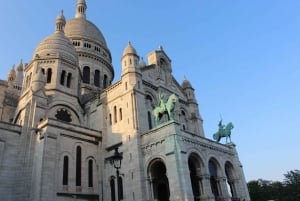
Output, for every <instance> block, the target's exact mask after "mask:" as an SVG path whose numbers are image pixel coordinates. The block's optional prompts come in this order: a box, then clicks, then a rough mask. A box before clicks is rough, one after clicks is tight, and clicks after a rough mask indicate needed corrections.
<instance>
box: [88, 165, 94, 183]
mask: <svg viewBox="0 0 300 201" xmlns="http://www.w3.org/2000/svg"><path fill="white" fill-rule="evenodd" d="M88 168H89V170H88V171H89V172H88V175H89V180H88V183H89V187H93V160H92V159H90V160H89V167H88Z"/></svg>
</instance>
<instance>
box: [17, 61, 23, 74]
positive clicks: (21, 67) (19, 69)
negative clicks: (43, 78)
mask: <svg viewBox="0 0 300 201" xmlns="http://www.w3.org/2000/svg"><path fill="white" fill-rule="evenodd" d="M17 71H23V62H22V60H21V61H20V63H19V64H18V65H17Z"/></svg>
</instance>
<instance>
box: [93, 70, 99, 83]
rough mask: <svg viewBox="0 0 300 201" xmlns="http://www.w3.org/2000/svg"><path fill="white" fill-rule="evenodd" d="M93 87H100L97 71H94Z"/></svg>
mask: <svg viewBox="0 0 300 201" xmlns="http://www.w3.org/2000/svg"><path fill="white" fill-rule="evenodd" d="M94 85H95V86H96V87H100V71H99V70H95V75H94Z"/></svg>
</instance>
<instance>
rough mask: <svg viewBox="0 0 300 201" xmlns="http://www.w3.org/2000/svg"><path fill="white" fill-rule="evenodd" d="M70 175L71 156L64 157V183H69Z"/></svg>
mask: <svg viewBox="0 0 300 201" xmlns="http://www.w3.org/2000/svg"><path fill="white" fill-rule="evenodd" d="M68 176H69V157H68V156H65V157H64V164H63V185H65V186H67V185H68Z"/></svg>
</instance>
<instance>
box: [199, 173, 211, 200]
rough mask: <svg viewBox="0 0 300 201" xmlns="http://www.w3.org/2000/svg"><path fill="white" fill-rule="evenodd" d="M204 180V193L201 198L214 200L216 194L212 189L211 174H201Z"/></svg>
mask: <svg viewBox="0 0 300 201" xmlns="http://www.w3.org/2000/svg"><path fill="white" fill-rule="evenodd" d="M201 180H202V188H203V194H201V196H200V199H201V201H214V195H213V193H212V190H211V185H210V175H208V174H203V175H201Z"/></svg>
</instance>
